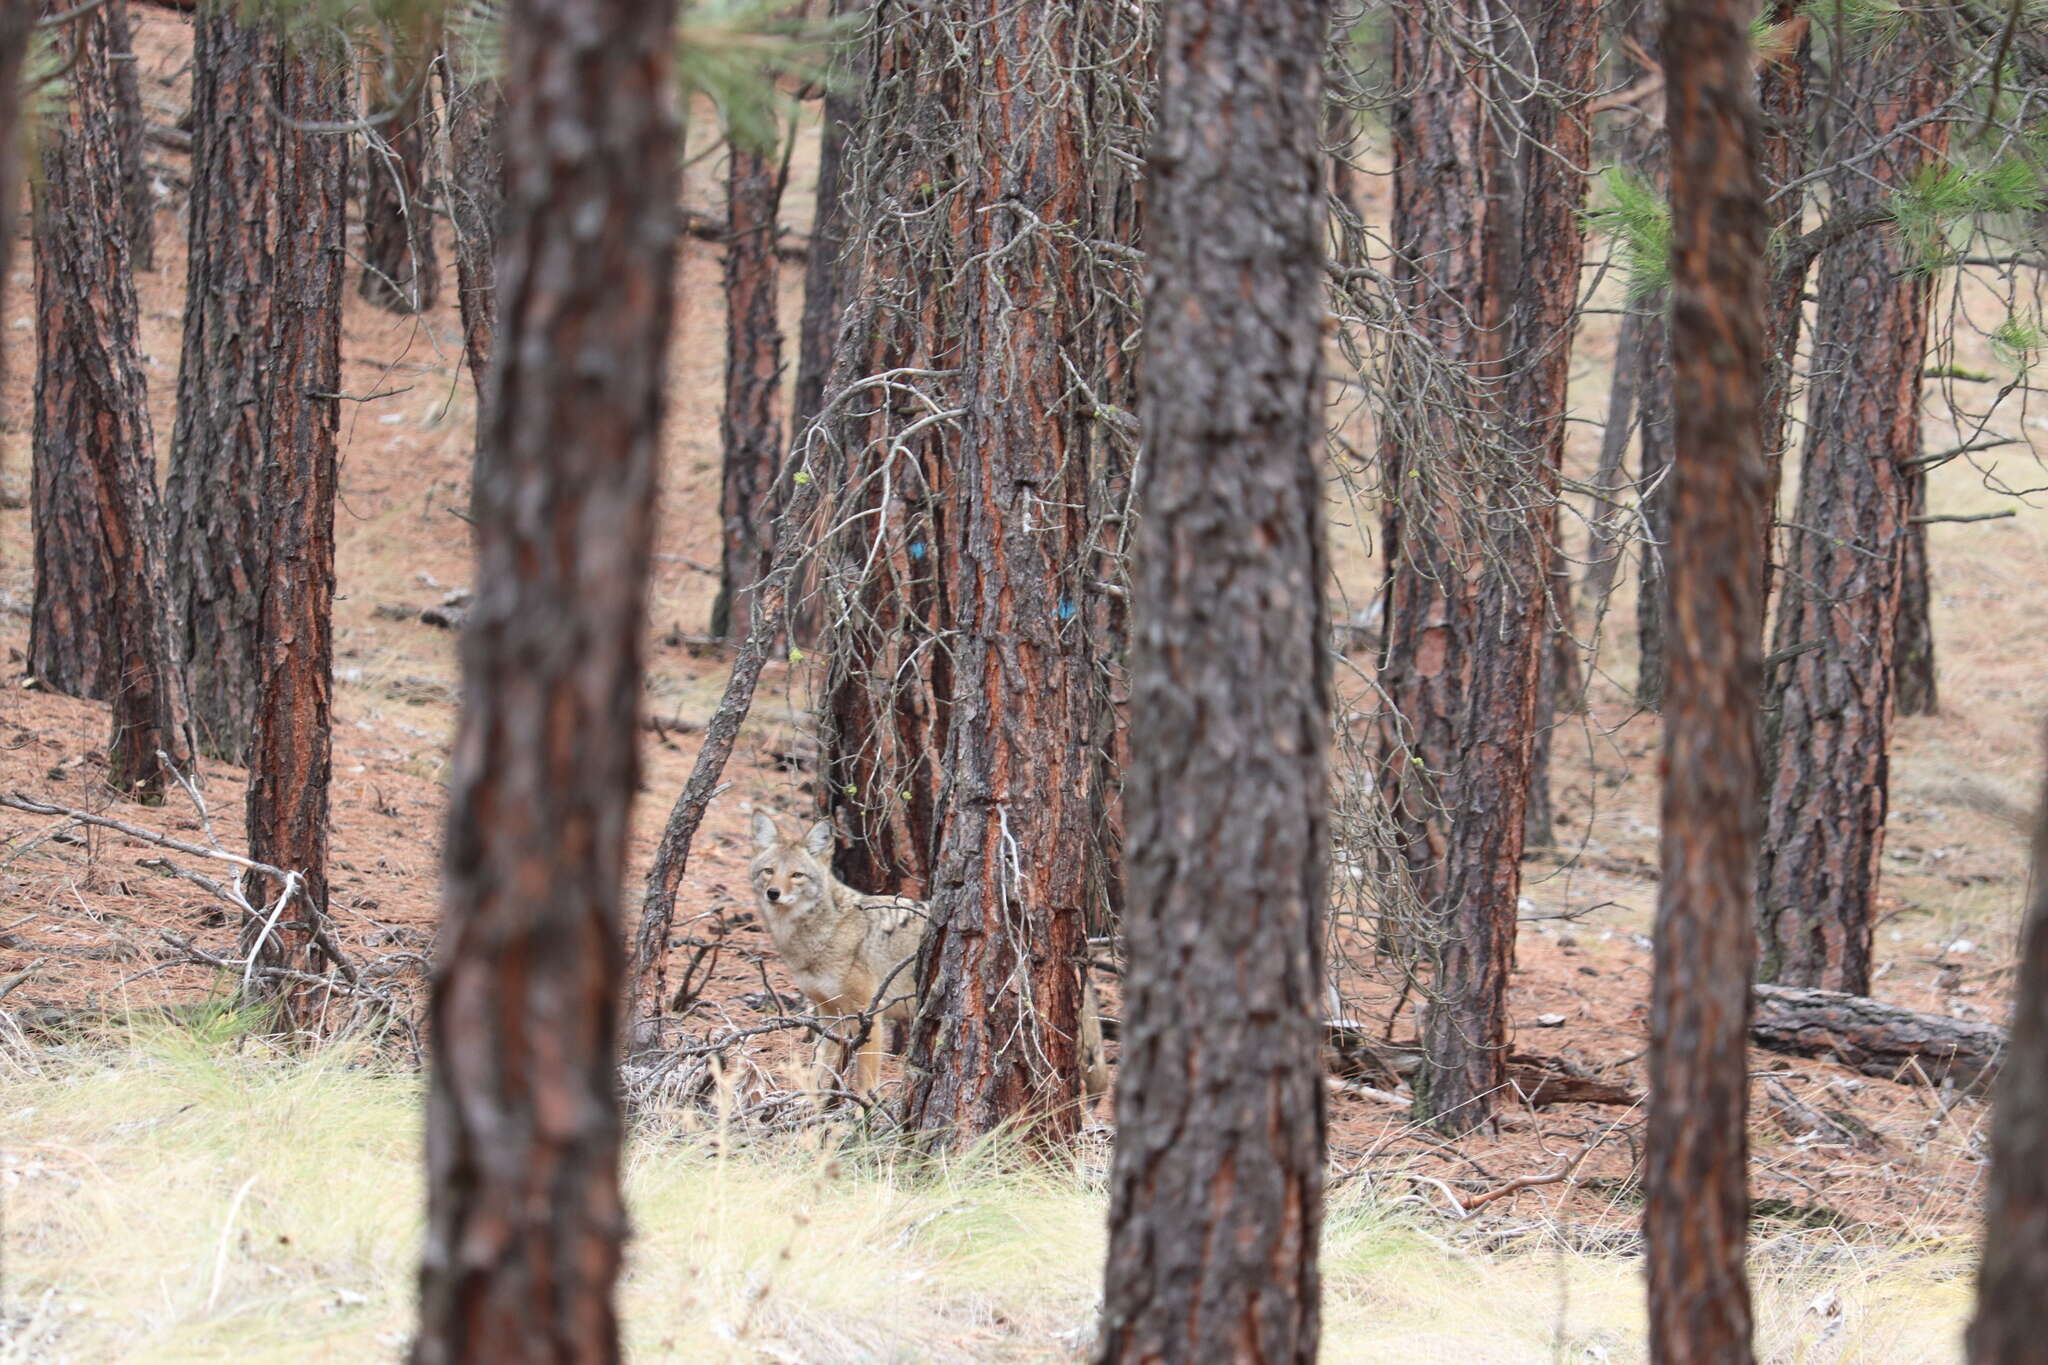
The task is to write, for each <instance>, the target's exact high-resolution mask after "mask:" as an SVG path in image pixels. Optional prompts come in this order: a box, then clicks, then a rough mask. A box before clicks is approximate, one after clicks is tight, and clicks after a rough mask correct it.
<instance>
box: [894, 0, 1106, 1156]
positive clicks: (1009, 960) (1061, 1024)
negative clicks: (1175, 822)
mask: <svg viewBox="0 0 2048 1365" xmlns="http://www.w3.org/2000/svg"><path fill="white" fill-rule="evenodd" d="M1131 18H1132V17H1131V16H1130V15H1128V14H1118V13H1117V12H1116V11H1114V10H1110V9H1104V8H1102V7H1097V6H1077V5H1071V4H1067V3H1064V2H1063V0H1028V3H1024V4H1021V5H1020V4H1017V3H1014V0H947V3H944V4H941V5H939V6H936V7H935V8H934V9H933V10H932V11H931V12H930V14H929V16H928V18H927V19H926V20H925V21H924V23H922V24H918V23H912V24H908V25H906V26H905V27H904V28H903V29H901V30H900V31H899V33H898V35H897V37H898V39H899V41H905V42H913V43H917V44H918V45H919V46H921V47H923V48H925V49H926V50H927V51H934V50H935V51H940V52H945V53H948V54H957V58H956V60H957V61H958V63H959V64H958V66H957V67H956V66H950V65H947V64H942V63H939V62H930V61H927V62H926V63H925V64H924V65H923V66H921V67H920V69H919V72H918V76H917V81H916V84H915V86H914V87H913V92H914V93H912V94H911V96H910V98H911V99H912V100H913V101H914V107H915V108H916V109H917V110H918V116H919V117H922V118H928V119H935V120H941V121H943V123H944V124H945V125H946V126H949V127H953V128H956V129H957V133H956V135H955V140H954V141H953V143H952V145H951V147H950V148H949V150H948V154H947V155H946V156H945V158H944V159H943V161H942V163H941V164H942V165H943V166H944V167H945V168H946V170H948V171H950V172H952V173H953V174H955V175H959V176H962V177H964V178H963V179H962V181H961V183H960V188H959V191H958V192H957V193H955V194H953V195H951V196H949V197H948V199H946V200H945V201H943V202H942V203H941V205H940V206H939V207H938V209H937V211H938V212H939V213H941V214H943V215H944V219H945V225H944V229H943V231H944V234H945V237H944V241H943V243H942V244H941V250H942V251H943V252H944V254H945V257H946V259H947V260H948V261H949V263H950V264H951V266H952V269H951V273H950V274H948V275H946V276H942V277H941V281H940V287H941V294H942V297H941V298H940V299H939V300H938V301H937V302H938V307H939V308H940V309H941V310H942V315H941V317H940V320H939V321H940V329H939V330H938V332H937V333H936V335H934V336H931V337H929V338H928V339H927V340H928V342H938V343H940V344H941V345H942V346H943V347H944V350H942V351H939V353H940V354H946V355H948V356H949V357H950V358H951V360H952V363H953V364H954V365H956V366H957V367H958V370H959V373H958V376H957V377H956V378H954V379H953V380H952V381H951V382H950V383H949V384H948V385H947V389H946V391H947V393H948V395H949V398H948V400H947V401H948V402H949V403H950V404H951V405H953V406H954V407H955V408H956V409H957V410H958V412H959V416H958V419H957V425H954V426H953V427H952V432H953V434H954V437H955V439H952V440H949V441H948V442H947V446H946V448H945V451H944V455H943V457H942V459H941V460H940V461H939V462H938V463H937V464H936V473H937V478H936V480H935V481H934V485H933V487H932V489H931V495H930V503H929V512H930V518H931V522H930V524H931V531H932V538H931V549H930V556H929V557H930V559H931V560H932V561H933V563H932V568H931V573H932V576H933V579H934V587H935V589H936V592H937V601H938V608H939V610H938V614H937V618H936V619H937V622H938V624H939V628H940V629H941V630H942V631H943V632H944V640H943V645H942V647H943V649H944V651H945V654H946V658H947V665H946V670H945V671H946V674H947V676H948V681H949V686H948V689H947V691H946V693H945V694H944V696H945V701H944V705H945V707H946V710H947V713H948V722H947V725H946V727H945V748H944V750H943V752H942V756H941V761H940V764H939V782H940V786H939V801H940V804H939V808H938V812H937V819H936V823H935V827H934V837H933V841H932V847H933V863H932V874H931V884H930V899H931V922H930V926H929V928H928V929H927V930H926V934H925V940H924V944H923V947H922V949H921V951H920V953H919V959H918V988H919V995H920V997H921V1000H922V1004H921V1006H920V1009H919V1012H918V1015H917V1018H916V1019H915V1021H914V1022H913V1023H912V1025H911V1029H910V1038H909V1047H908V1066H909V1076H910V1085H909V1089H908V1093H907V1094H906V1096H905V1101H904V1114H905V1121H906V1124H907V1125H908V1126H909V1127H910V1129H911V1130H912V1131H913V1132H915V1133H917V1134H918V1135H919V1140H920V1142H921V1143H922V1145H923V1146H924V1147H926V1148H927V1149H928V1150H934V1151H944V1150H953V1149H957V1148H960V1147H963V1146H965V1145H966V1144H968V1143H971V1142H973V1141H974V1140H976V1139H978V1138H980V1137H982V1136H984V1135H986V1134H988V1133H991V1132H994V1131H995V1130H997V1129H998V1128H1000V1127H1002V1126H1003V1125H1005V1124H1008V1123H1012V1122H1017V1121H1020V1120H1021V1121H1022V1122H1023V1123H1024V1125H1025V1130H1026V1131H1027V1132H1028V1133H1029V1134H1030V1135H1031V1136H1032V1137H1033V1138H1034V1139H1035V1140H1037V1141H1040V1142H1045V1143H1056V1142H1060V1141H1064V1140H1065V1139H1067V1138H1069V1137H1071V1136H1072V1135H1073V1134H1074V1133H1075V1132H1076V1131H1078V1128H1079V1125H1080V1118H1081V1110H1080V1106H1079V1104H1077V1103H1076V1100H1077V1097H1078V1096H1079V1094H1080V1076H1081V1062H1080V1051H1079V1046H1078V1036H1079V1018H1080V1008H1081V998H1082V972H1083V970H1084V966H1083V964H1084V963H1085V960H1086V958H1087V941H1086V926H1085V924H1084V913H1085V910H1086V906H1087V903H1088V892H1089V889H1090V878H1089V875H1088V861H1089V859H1090V857H1091V856H1092V854H1093V852H1094V844H1093V835H1094V816H1095V813H1096V810H1095V804H1094V801H1093V798H1092V790H1091V789H1092V784H1093V782H1094V779H1095V776H1096V769H1095V765H1094V762H1093V759H1092V756H1091V754H1090V752H1089V744H1090V741H1091V740H1093V739H1094V738H1095V736H1096V714H1095V706H1094V691H1093V682H1094V677H1093V659H1092V649H1091V646H1092V643H1093V641H1092V632H1091V630H1090V625H1089V621H1088V614H1087V610H1086V606H1087V598H1088V594H1089V593H1090V592H1091V591H1092V584H1091V583H1090V582H1089V581H1088V577H1087V575H1086V572H1085V568H1086V566H1087V564H1088V563H1089V559H1090V555H1089V551H1090V549H1091V546H1092V534H1093V530H1094V527H1093V526H1092V524H1091V520H1090V517H1089V506H1090V499H1089V478H1090V475H1091V473H1092V472H1093V460H1092V443H1093V441H1094V439H1095V437H1094V435H1093V432H1092V430H1091V427H1092V425H1093V423H1094V422H1095V421H1096V420H1097V414H1096V413H1095V412H1094V411H1093V410H1092V404H1091V403H1090V402H1089V401H1088V399H1087V398H1086V396H1085V394H1084V392H1082V391H1077V390H1086V391H1093V390H1095V389H1096V386H1097V385H1098V384H1099V383H1100V382H1101V365H1102V357H1101V353H1100V351H1099V350H1098V349H1097V348H1096V346H1095V344H1094V338H1095V336H1096V331H1095V327H1094V325H1093V324H1092V322H1091V319H1090V314H1091V312H1092V311H1093V310H1094V309H1095V307H1096V298H1095V290H1094V288H1093V281H1092V279H1091V275H1090V270H1089V262H1090V259H1091V246H1090V244H1091V243H1093V242H1095V241H1099V240H1103V239H1104V237H1105V236H1106V234H1107V233H1108V232H1110V231H1114V230H1115V228H1116V226H1117V220H1116V218H1115V216H1114V215H1115V212H1116V210H1117V208H1118V206H1119V205H1120V203H1121V201H1122V196H1121V195H1120V194H1119V193H1118V185H1119V181H1120V180H1121V179H1123V178H1124V177H1123V173H1122V172H1121V171H1120V170H1117V169H1114V168H1105V167H1104V166H1103V165H1100V164H1091V159H1092V158H1094V157H1101V159H1102V160H1103V161H1108V160H1109V159H1110V158H1108V157H1107V156H1106V155H1105V154H1103V153H1102V152H1101V151H1100V150H1099V147H1100V143H1099V139H1100V138H1101V137H1102V136H1103V134H1102V133H1101V132H1100V131H1099V130H1098V129H1097V128H1096V127H1095V125H1094V123H1093V120H1092V118H1091V115H1092V114H1093V113H1094V112H1095V111H1094V110H1093V108H1092V107H1091V103H1090V99H1089V85H1090V78H1087V77H1078V76H1077V75H1076V73H1077V72H1084V71H1088V70H1090V69H1091V68H1093V67H1095V66H1097V65H1098V64H1102V63H1106V62H1109V61H1112V60H1114V59H1117V58H1123V59H1125V60H1128V53H1129V52H1130V50H1131V48H1130V35H1129V34H1127V33H1126V32H1125V28H1126V26H1127V25H1128V24H1129V23H1130V22H1131ZM1106 78H1108V79H1113V78H1114V77H1113V75H1111V76H1108V77H1106ZM1054 223H1057V224H1061V225H1063V227H1062V229H1061V230H1060V231H1057V232H1055V231H1051V230H1049V229H1048V225H1049V224H1054ZM934 349H935V350H938V347H936V346H935V347H934ZM1076 375H1079V376H1080V377H1081V379H1082V383H1081V384H1080V385H1077V384H1076V382H1075V377H1076Z"/></svg>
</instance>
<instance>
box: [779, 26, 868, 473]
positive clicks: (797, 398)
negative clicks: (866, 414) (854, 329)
mask: <svg viewBox="0 0 2048 1365" xmlns="http://www.w3.org/2000/svg"><path fill="white" fill-rule="evenodd" d="M854 2H855V0H831V5H830V9H831V14H832V17H833V18H835V19H841V20H843V19H844V17H845V16H846V15H847V14H848V13H849V12H850V10H849V5H850V4H852V3H854ZM859 51H860V44H859V43H858V42H855V41H851V40H849V41H847V42H845V43H843V44H842V45H841V46H840V48H839V50H838V52H837V54H836V60H835V61H834V63H833V75H834V80H833V83H832V84H831V86H830V88H828V89H827V90H826V92H825V98H824V101H823V109H822V111H821V113H820V115H819V122H818V187H817V192H816V194H815V196H814V197H813V200H812V202H813V204H814V205H815V207H814V209H813V212H812V216H811V240H810V245H809V247H808V248H807V249H806V251H805V255H804V309H803V317H802V320H801V321H800V322H799V323H798V325H797V362H796V387H795V389H794V390H793V391H792V393H791V397H790V431H791V432H792V433H793V434H798V435H801V434H802V432H803V429H804V428H805V427H807V426H809V425H810V424H811V422H812V421H813V419H815V418H816V417H817V415H818V411H819V409H820V408H822V407H823V406H824V403H825V377H826V375H827V374H829V373H830V371H831V368H832V352H833V349H834V347H835V346H836V345H837V343H838V336H839V315H840V312H841V310H842V307H843V304H844V301H845V300H844V297H843V296H844V293H845V290H844V288H843V287H842V286H843V281H842V274H843V265H842V262H841V259H840V258H841V257H842V256H843V255H844V254H845V252H846V210H845V207H844V203H843V196H844V190H845V180H846V175H845V170H844V167H843V166H842V165H841V162H842V160H843V159H844V157H845V155H846V140H847V137H848V135H849V133H850V132H851V130H852V127H853V124H854V122H855V121H856V120H857V119H859V118H860V92H859V91H858V90H857V89H856V88H855V87H854V83H853V78H852V72H851V70H850V69H849V68H851V67H852V66H853V64H854V63H855V61H856V60H857V54H858V52H859Z"/></svg>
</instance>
